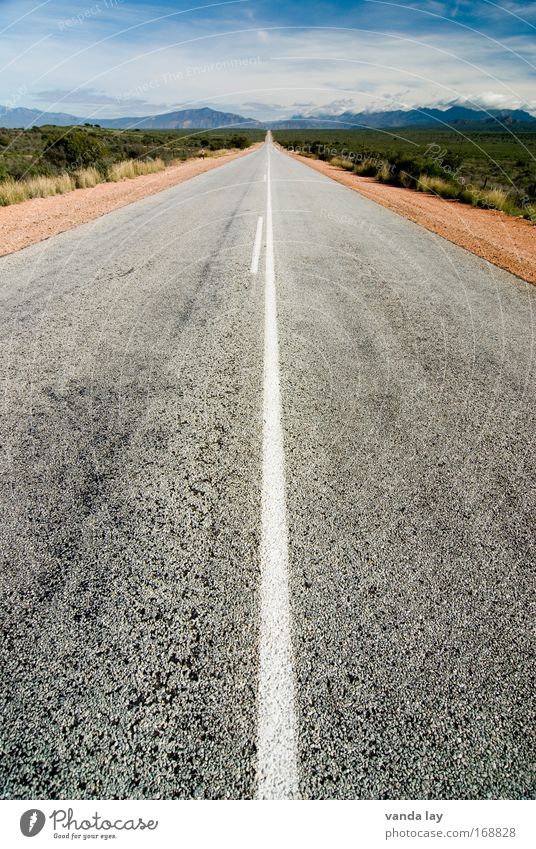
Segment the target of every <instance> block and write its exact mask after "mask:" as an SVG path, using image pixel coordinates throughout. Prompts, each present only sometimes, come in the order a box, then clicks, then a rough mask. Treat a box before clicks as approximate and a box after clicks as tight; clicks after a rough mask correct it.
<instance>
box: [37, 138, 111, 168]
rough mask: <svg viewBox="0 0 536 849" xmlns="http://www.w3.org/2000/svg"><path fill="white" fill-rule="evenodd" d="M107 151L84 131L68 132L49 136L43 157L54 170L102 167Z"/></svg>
mask: <svg viewBox="0 0 536 849" xmlns="http://www.w3.org/2000/svg"><path fill="white" fill-rule="evenodd" d="M107 152H108V151H107V149H106V148H105V147H104V145H103V144H102V143H101V142H100V141H99V139H98V138H96V137H95V136H94V135H92V134H90V133H88V132H86V131H84V130H68V131H67V132H66V133H65V134H64V135H61V136H56V137H55V136H54V135H53V136H49V137H48V138H47V139H46V141H45V148H44V157H45V159H46V160H48V161H49V162H50V163H51V164H52V165H54V166H55V167H56V168H60V167H67V168H88V167H89V166H96V167H99V166H102V163H103V160H104V158H105V156H106V154H107Z"/></svg>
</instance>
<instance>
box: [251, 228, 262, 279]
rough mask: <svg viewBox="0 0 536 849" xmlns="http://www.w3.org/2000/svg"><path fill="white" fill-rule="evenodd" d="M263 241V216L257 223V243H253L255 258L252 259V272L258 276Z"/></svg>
mask: <svg viewBox="0 0 536 849" xmlns="http://www.w3.org/2000/svg"><path fill="white" fill-rule="evenodd" d="M261 239H262V215H259V220H258V221H257V232H256V233H255V241H254V242H253V256H252V257H251V266H250V269H249V270H250V271H251V273H252V274H256V273H257V271H258V270H259V257H260V255H261Z"/></svg>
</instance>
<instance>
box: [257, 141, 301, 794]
mask: <svg viewBox="0 0 536 849" xmlns="http://www.w3.org/2000/svg"><path fill="white" fill-rule="evenodd" d="M267 154H268V175H267V191H266V195H267V200H266V290H265V307H264V308H265V312H264V428H263V457H262V530H261V623H260V640H259V642H260V647H259V655H260V657H259V715H258V754H257V781H258V785H257V798H259V799H296V798H298V794H299V787H298V767H297V753H296V748H297V746H296V736H297V735H296V710H295V703H294V663H293V652H292V640H291V622H290V601H289V585H288V531H287V518H286V501H285V457H284V451H283V431H282V427H281V392H280V386H279V342H278V334H277V303H276V288H275V273H274V244H273V230H272V192H271V183H270V155H271V145H270V144H269V143H267Z"/></svg>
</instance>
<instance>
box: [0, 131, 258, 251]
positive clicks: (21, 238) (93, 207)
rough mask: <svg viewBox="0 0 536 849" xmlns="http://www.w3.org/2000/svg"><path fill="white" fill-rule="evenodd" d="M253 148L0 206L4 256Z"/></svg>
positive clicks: (217, 166) (0, 236) (202, 171)
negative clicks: (92, 186)
mask: <svg viewBox="0 0 536 849" xmlns="http://www.w3.org/2000/svg"><path fill="white" fill-rule="evenodd" d="M253 147H255V148H256V147H258V145H254V146H253ZM252 149H253V148H248V150H245V151H240V152H232V153H225V154H223V155H222V156H217V157H214V158H209V159H191V160H186V162H181V163H180V164H179V165H175V166H171V167H170V168H166V170H165V171H159V172H158V173H157V174H147V175H144V176H142V177H135V178H134V179H132V180H125V181H123V182H120V183H100V184H99V185H98V186H95V187H94V188H91V189H75V190H74V191H73V192H69V193H68V194H66V195H56V196H55V197H48V198H34V199H33V200H27V201H25V202H24V203H17V204H13V205H12V206H6V207H3V208H1V209H0V256H5V255H6V254H10V253H13V252H14V251H20V250H21V248H26V247H28V245H33V244H35V243H36V242H41V241H42V240H43V239H49V238H50V237H51V236H57V235H58V233H63V232H64V231H65V230H72V229H73V227H78V226H79V225H80V224H85V223H86V222H87V221H91V220H92V219H94V218H99V216H101V215H105V214H106V213H107V212H112V211H113V210H114V209H119V208H120V207H122V206H126V205H127V204H129V203H133V202H134V201H137V200H140V198H144V197H147V196H148V195H153V194H156V192H161V191H163V190H164V189H169V188H170V187H171V186H176V185H178V184H179V183H183V182H184V181H185V180H190V179H191V178H192V177H196V176H197V175H198V174H204V173H205V172H206V171H212V170H213V169H214V168H219V167H220V166H221V165H225V164H226V163H227V162H232V161H233V159H239V158H240V157H241V156H245V155H246V154H247V153H250V152H251V150H252Z"/></svg>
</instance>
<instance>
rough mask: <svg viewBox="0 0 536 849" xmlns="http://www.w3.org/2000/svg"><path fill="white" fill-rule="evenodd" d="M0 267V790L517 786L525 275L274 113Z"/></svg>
mask: <svg viewBox="0 0 536 849" xmlns="http://www.w3.org/2000/svg"><path fill="white" fill-rule="evenodd" d="M0 277H1V302H2V303H1V316H2V317H1V320H0V327H1V334H2V346H1V358H2V360H1V376H2V383H3V386H2V402H1V403H2V424H1V444H2V468H1V471H2V490H1V493H2V495H1V497H2V530H1V548H2V554H3V566H2V573H1V577H2V617H1V622H2V629H3V639H2V679H3V680H2V687H1V693H2V695H1V697H0V698H1V700H2V711H1V712H2V731H1V735H2V742H1V765H0V787H1V792H2V795H3V796H4V797H7V798H19V797H23V798H24V797H26V798H83V799H85V798H184V797H194V798H250V797H255V796H259V797H262V798H266V797H289V798H296V797H300V798H360V799H369V798H380V799H381V798H494V797H506V798H532V797H534V795H535V787H536V781H535V774H534V763H535V757H534V756H535V738H534V733H533V730H534V711H533V694H534V689H533V684H534V682H533V680H531V678H532V673H533V660H532V659H533V643H532V642H531V639H532V638H531V628H532V622H533V617H534V610H533V609H532V610H531V603H532V598H533V596H532V591H533V586H534V585H533V571H532V570H533V568H534V563H533V561H534V542H535V539H534V514H535V481H536V474H535V472H536V470H535V468H534V459H533V452H532V439H533V436H534V428H535V416H536V413H535V411H536V405H535V403H534V401H535V379H534V315H535V309H536V289H535V288H534V287H531V286H530V285H529V284H525V283H523V282H522V281H520V280H519V279H518V278H515V277H513V276H511V275H509V274H508V273H507V272H504V271H501V270H500V269H497V268H496V267H494V266H491V265H489V264H487V263H486V262H485V261H483V260H481V259H479V258H478V257H476V256H473V255H472V254H470V253H467V252H465V251H464V250H463V249H461V248H458V247H456V246H455V245H452V244H450V243H448V242H446V241H444V240H443V239H441V238H440V237H439V236H435V235H434V234H431V233H429V232H427V231H425V230H423V229H422V228H420V227H418V226H417V225H415V224H413V223H411V222H409V221H407V220H405V219H403V218H401V217H398V216H397V215H396V214H394V213H392V212H390V211H388V210H386V209H384V208H382V207H380V206H378V205H376V204H374V203H373V202H371V201H369V200H367V199H365V198H363V197H360V196H359V195H358V194H356V193H355V192H352V191H350V190H348V189H346V188H345V187H343V186H341V185H339V184H337V183H335V182H334V181H332V180H329V179H328V178H326V177H324V176H322V175H320V174H317V173H315V172H313V171H311V170H310V169H308V168H307V167H305V166H304V165H302V164H301V163H299V162H296V161H293V160H291V159H290V158H289V157H287V156H285V155H284V154H282V153H281V152H279V151H278V150H277V149H276V148H274V147H273V146H272V144H271V142H270V140H269V139H268V140H267V143H266V144H265V146H264V147H262V148H260V149H259V150H256V151H255V152H253V153H251V154H250V155H248V156H246V157H243V158H241V159H239V160H236V161H234V162H232V163H229V164H228V165H225V166H224V167H222V168H221V169H218V170H216V171H213V172H211V173H209V174H205V175H202V176H198V177H196V178H195V179H193V180H191V181H189V182H187V183H183V184H181V185H179V186H176V187H174V188H171V189H168V190H166V191H163V192H161V193H160V194H157V195H153V196H151V197H148V198H145V199H143V200H141V201H139V202H137V203H135V204H132V205H131V206H128V207H125V208H123V209H121V210H118V211H116V212H113V213H111V214H109V215H106V216H103V217H102V218H99V219H97V220H95V221H92V222H90V223H88V224H85V225H83V226H81V227H79V228H77V229H76V230H72V231H70V232H67V233H63V234H61V235H59V236H56V237H54V238H53V239H50V240H48V241H46V242H42V243H40V244H37V245H33V246H32V247H29V248H26V249H25V250H22V251H20V252H19V253H16V254H13V255H11V256H8V257H4V258H2V259H1V260H0ZM276 308H277V309H276Z"/></svg>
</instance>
